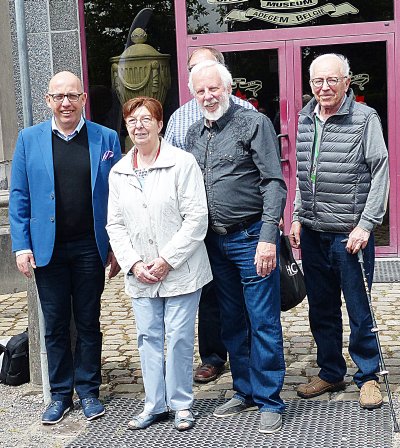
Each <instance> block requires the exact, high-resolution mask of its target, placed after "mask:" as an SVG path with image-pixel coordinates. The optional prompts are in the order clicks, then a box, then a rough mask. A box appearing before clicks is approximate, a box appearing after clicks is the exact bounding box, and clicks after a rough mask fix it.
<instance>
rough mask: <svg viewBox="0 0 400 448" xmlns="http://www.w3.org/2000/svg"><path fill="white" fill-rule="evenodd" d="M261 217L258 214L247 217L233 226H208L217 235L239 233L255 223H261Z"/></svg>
mask: <svg viewBox="0 0 400 448" xmlns="http://www.w3.org/2000/svg"><path fill="white" fill-rule="evenodd" d="M261 217H262V215H261V213H260V214H258V215H253V216H249V217H248V218H247V219H245V220H244V221H241V222H238V223H237V224H233V225H231V226H227V227H223V226H210V229H211V230H212V231H213V232H215V233H217V234H218V235H229V234H231V233H235V232H240V231H241V230H245V229H247V228H248V227H250V226H251V225H252V224H254V223H255V222H257V221H261Z"/></svg>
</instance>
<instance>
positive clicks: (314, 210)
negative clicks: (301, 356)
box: [290, 54, 389, 409]
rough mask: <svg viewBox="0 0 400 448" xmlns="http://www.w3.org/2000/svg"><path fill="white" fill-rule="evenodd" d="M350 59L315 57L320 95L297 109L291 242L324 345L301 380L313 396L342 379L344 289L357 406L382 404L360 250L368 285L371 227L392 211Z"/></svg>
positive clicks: (376, 125) (369, 113)
mask: <svg viewBox="0 0 400 448" xmlns="http://www.w3.org/2000/svg"><path fill="white" fill-rule="evenodd" d="M349 72H350V67H349V63H348V61H347V59H346V58H345V57H344V56H342V55H336V54H324V55H322V56H319V57H318V58H316V59H315V60H314V61H313V62H312V64H311V66H310V84H311V88H312V91H313V94H314V99H312V100H311V101H310V102H309V103H308V104H307V105H306V106H305V107H304V108H303V109H302V110H301V111H300V115H299V126H298V136H297V178H298V179H297V180H298V189H297V191H296V199H295V207H294V213H293V223H292V227H291V230H290V239H291V243H292V246H293V247H295V248H299V247H300V243H301V253H302V259H303V268H304V275H305V282H306V289H307V295H308V302H309V318H310V327H311V331H312V334H313V336H314V339H315V341H316V344H317V363H318V366H319V368H320V371H319V374H318V376H317V377H315V378H312V379H311V381H310V382H309V383H308V384H302V385H300V386H299V388H298V390H297V393H298V395H299V396H300V397H303V398H311V397H316V396H318V395H321V394H323V393H324V392H330V391H337V390H341V389H344V388H345V383H344V381H343V379H344V376H345V374H346V362H345V359H344V358H343V355H342V348H343V326H342V314H341V292H343V295H344V298H345V301H346V307H347V312H348V315H349V321H350V340H349V353H350V356H351V358H352V359H353V361H354V362H355V364H356V365H357V367H358V370H357V372H356V373H355V375H354V382H355V383H356V385H357V386H358V387H359V388H360V389H361V390H360V405H361V406H362V407H364V408H370V409H372V408H376V407H379V406H381V405H382V395H381V392H380V388H379V384H378V378H377V375H376V372H378V371H379V353H378V346H377V343H376V339H375V335H374V333H373V332H372V331H371V329H372V318H371V315H370V310H369V306H368V300H367V295H366V293H365V286H364V282H363V277H362V273H361V268H360V264H359V262H358V257H357V255H356V254H357V252H358V251H359V250H363V252H364V262H365V269H366V273H367V277H368V280H369V288H370V289H371V285H372V278H373V273H374V257H375V255H374V234H373V230H374V228H375V226H376V225H378V224H381V223H382V219H383V216H384V215H385V209H386V203H387V197H388V188H389V174H388V153H387V149H386V145H385V141H384V138H383V134H382V126H381V122H380V120H379V117H378V115H377V113H376V111H375V110H374V109H372V108H370V107H368V106H365V105H363V104H359V103H357V102H356V101H355V98H354V93H353V92H352V90H351V89H350V88H349V86H350V75H349Z"/></svg>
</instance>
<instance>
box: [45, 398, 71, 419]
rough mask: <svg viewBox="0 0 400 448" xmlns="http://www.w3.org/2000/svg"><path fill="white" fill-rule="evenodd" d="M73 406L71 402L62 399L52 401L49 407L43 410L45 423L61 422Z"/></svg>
mask: <svg viewBox="0 0 400 448" xmlns="http://www.w3.org/2000/svg"><path fill="white" fill-rule="evenodd" d="M71 408H72V403H71V402H66V401H61V400H54V401H52V402H51V403H50V404H49V405H48V406H47V409H46V410H45V411H44V412H43V415H42V423H43V425H55V424H56V423H58V422H60V421H61V420H62V419H63V418H64V415H65V414H66V413H67V412H68V411H70V410H71Z"/></svg>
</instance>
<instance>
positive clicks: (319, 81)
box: [310, 76, 348, 88]
mask: <svg viewBox="0 0 400 448" xmlns="http://www.w3.org/2000/svg"><path fill="white" fill-rule="evenodd" d="M346 78H348V76H341V77H337V76H330V77H329V78H314V79H311V80H310V84H312V85H313V86H314V87H318V88H319V87H322V86H323V85H324V82H325V81H326V83H327V84H328V86H329V87H334V86H337V85H338V84H339V82H340V81H342V80H343V79H346Z"/></svg>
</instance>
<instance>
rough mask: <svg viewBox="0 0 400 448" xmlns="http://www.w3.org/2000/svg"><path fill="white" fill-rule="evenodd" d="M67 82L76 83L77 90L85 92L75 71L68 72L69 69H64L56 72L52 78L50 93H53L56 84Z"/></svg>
mask: <svg viewBox="0 0 400 448" xmlns="http://www.w3.org/2000/svg"><path fill="white" fill-rule="evenodd" d="M65 82H67V83H71V84H76V88H77V90H78V91H79V92H83V88H82V82H81V80H80V79H79V78H78V77H77V76H76V75H74V73H72V72H68V71H63V72H58V73H56V74H55V75H54V76H53V77H52V78H51V79H50V82H49V93H51V92H52V91H53V90H54V88H56V86H58V85H60V83H61V84H64V83H65Z"/></svg>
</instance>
